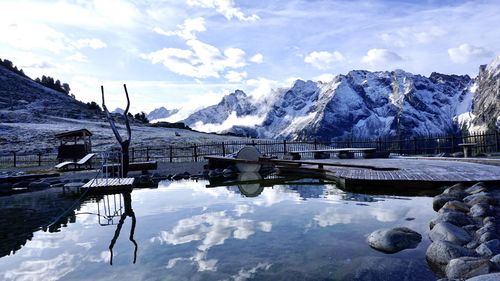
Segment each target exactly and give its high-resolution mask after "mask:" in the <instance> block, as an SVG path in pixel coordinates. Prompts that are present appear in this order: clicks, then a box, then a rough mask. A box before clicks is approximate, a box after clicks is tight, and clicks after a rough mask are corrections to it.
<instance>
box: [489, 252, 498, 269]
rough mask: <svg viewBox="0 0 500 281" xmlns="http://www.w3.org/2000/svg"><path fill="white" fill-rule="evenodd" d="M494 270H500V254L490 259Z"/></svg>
mask: <svg viewBox="0 0 500 281" xmlns="http://www.w3.org/2000/svg"><path fill="white" fill-rule="evenodd" d="M490 262H491V265H492V268H493V270H496V271H498V270H500V254H498V255H495V256H494V257H492V258H491V259H490Z"/></svg>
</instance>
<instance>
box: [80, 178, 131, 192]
mask: <svg viewBox="0 0 500 281" xmlns="http://www.w3.org/2000/svg"><path fill="white" fill-rule="evenodd" d="M133 185H134V178H99V179H92V180H90V181H89V182H88V183H86V184H85V185H84V186H82V188H91V189H92V190H94V191H97V190H98V191H120V190H129V189H132V186H133Z"/></svg>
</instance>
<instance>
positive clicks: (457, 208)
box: [439, 200, 469, 213]
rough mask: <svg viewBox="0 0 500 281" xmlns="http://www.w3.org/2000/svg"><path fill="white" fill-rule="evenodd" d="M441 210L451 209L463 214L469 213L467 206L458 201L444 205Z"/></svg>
mask: <svg viewBox="0 0 500 281" xmlns="http://www.w3.org/2000/svg"><path fill="white" fill-rule="evenodd" d="M442 209H451V210H455V211H459V212H464V213H468V212H469V206H467V204H465V203H463V202H460V201H457V200H453V201H448V202H446V203H445V204H444V206H443V208H441V210H442ZM441 210H439V211H441Z"/></svg>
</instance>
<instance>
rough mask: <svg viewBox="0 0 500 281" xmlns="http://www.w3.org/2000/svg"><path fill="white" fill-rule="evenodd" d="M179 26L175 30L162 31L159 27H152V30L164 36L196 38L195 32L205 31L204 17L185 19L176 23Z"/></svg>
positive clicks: (185, 38)
mask: <svg viewBox="0 0 500 281" xmlns="http://www.w3.org/2000/svg"><path fill="white" fill-rule="evenodd" d="M177 27H178V28H179V29H178V30H175V31H164V30H163V29H161V28H159V27H155V28H154V29H153V31H154V32H156V33H158V34H161V35H165V36H179V37H180V38H182V39H184V40H191V39H196V32H203V31H206V30H207V29H206V27H205V19H204V18H201V17H198V18H194V19H186V20H184V23H183V24H179V25H177Z"/></svg>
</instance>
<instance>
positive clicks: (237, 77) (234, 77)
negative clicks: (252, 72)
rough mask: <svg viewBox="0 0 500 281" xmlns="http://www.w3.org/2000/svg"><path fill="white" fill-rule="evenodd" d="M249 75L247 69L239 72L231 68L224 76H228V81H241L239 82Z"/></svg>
mask: <svg viewBox="0 0 500 281" xmlns="http://www.w3.org/2000/svg"><path fill="white" fill-rule="evenodd" d="M247 75H248V74H247V72H246V71H243V72H237V71H234V70H230V71H228V72H227V74H226V75H224V78H226V79H227V81H229V82H231V83H239V82H241V81H243V79H245V78H246V77H247Z"/></svg>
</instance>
